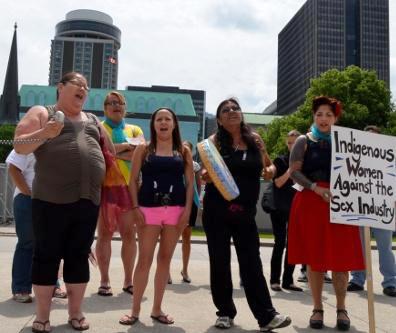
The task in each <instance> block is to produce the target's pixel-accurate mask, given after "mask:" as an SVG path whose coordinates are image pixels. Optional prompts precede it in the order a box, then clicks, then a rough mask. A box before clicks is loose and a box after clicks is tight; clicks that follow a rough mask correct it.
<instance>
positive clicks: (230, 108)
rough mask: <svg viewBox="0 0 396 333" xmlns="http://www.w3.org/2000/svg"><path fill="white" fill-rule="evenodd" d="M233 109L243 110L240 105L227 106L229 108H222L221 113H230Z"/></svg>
mask: <svg viewBox="0 0 396 333" xmlns="http://www.w3.org/2000/svg"><path fill="white" fill-rule="evenodd" d="M231 110H233V111H241V108H240V107H238V106H231V107H227V108H224V109H222V110H221V113H228V112H230V111H231Z"/></svg>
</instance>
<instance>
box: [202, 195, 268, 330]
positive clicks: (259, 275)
mask: <svg viewBox="0 0 396 333" xmlns="http://www.w3.org/2000/svg"><path fill="white" fill-rule="evenodd" d="M255 215H256V207H255V206H254V207H251V208H250V209H248V208H244V210H243V212H241V211H238V212H232V211H230V210H229V209H227V208H226V207H224V208H222V207H220V206H219V205H217V204H216V202H212V203H209V200H206V201H205V203H204V211H203V217H202V222H203V227H204V229H205V232H206V238H207V242H208V249H209V259H210V288H211V291H212V298H213V302H214V304H215V306H216V307H217V309H218V312H217V315H218V316H229V317H231V318H234V317H235V315H236V313H237V311H236V308H235V304H234V301H233V299H232V290H233V287H232V280H231V263H230V260H231V248H230V241H231V238H232V239H233V241H234V245H235V250H236V253H237V256H238V262H239V268H240V275H241V278H242V281H243V286H244V289H245V294H246V298H247V301H248V304H249V307H250V309H251V311H252V312H253V315H254V316H255V318H256V319H257V321H258V323H259V326H265V325H267V324H268V323H269V322H270V321H271V320H272V319H273V318H274V316H275V314H276V311H275V309H274V307H273V306H272V302H271V296H270V294H269V291H268V287H267V283H266V281H265V278H264V275H263V267H262V264H261V259H260V243H259V236H258V232H257V226H256V222H255V219H254V218H255Z"/></svg>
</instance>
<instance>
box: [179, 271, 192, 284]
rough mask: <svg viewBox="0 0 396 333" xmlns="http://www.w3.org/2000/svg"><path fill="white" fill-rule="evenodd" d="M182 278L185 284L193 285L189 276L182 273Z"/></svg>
mask: <svg viewBox="0 0 396 333" xmlns="http://www.w3.org/2000/svg"><path fill="white" fill-rule="evenodd" d="M180 274H181V276H182V277H183V282H186V283H191V279H190V277H189V276H188V274H184V273H183V271H181V272H180Z"/></svg>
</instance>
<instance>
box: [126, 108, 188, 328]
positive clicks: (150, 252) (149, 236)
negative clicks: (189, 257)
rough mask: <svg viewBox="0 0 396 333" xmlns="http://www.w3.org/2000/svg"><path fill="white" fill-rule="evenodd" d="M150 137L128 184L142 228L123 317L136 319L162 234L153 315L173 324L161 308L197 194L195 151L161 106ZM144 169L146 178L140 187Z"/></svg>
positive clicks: (130, 320)
mask: <svg viewBox="0 0 396 333" xmlns="http://www.w3.org/2000/svg"><path fill="white" fill-rule="evenodd" d="M150 136H151V138H150V142H149V143H148V144H142V145H139V146H138V147H137V148H136V150H135V152H134V154H133V158H132V170H131V179H130V184H129V186H130V191H131V196H132V204H133V214H134V221H135V222H136V224H137V229H138V237H139V258H138V263H137V266H136V268H135V274H134V276H133V285H134V295H133V304H132V313H131V315H125V316H123V317H122V318H121V319H120V323H121V324H123V325H133V324H134V323H136V322H137V321H138V318H139V313H140V304H141V301H142V297H143V293H144V290H145V289H146V286H147V281H148V276H149V271H150V267H151V264H152V261H153V257H154V251H155V246H156V244H157V242H158V239H159V240H160V241H159V243H160V245H159V250H158V255H157V270H156V273H155V278H154V303H153V308H152V310H151V318H152V319H153V320H156V321H158V322H160V323H162V324H173V322H174V321H173V319H172V318H171V317H170V316H168V315H167V314H165V313H164V312H163V311H162V308H161V304H162V298H163V296H164V291H165V285H166V283H167V280H168V276H169V265H170V261H171V258H172V255H173V251H174V249H175V247H176V243H177V240H178V239H179V236H180V234H181V232H182V231H183V229H184V228H185V227H186V226H187V224H188V221H189V217H190V212H191V204H192V199H193V182H194V174H193V162H192V156H191V151H190V150H189V149H188V148H186V147H185V146H183V144H182V141H181V138H180V132H179V125H178V122H177V118H176V115H175V114H174V112H173V111H172V110H171V109H168V108H160V109H158V110H156V111H155V112H154V113H153V115H152V116H151V122H150ZM140 173H141V175H142V183H141V186H140V187H139V174H140Z"/></svg>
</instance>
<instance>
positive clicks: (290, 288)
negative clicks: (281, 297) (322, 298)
mask: <svg viewBox="0 0 396 333" xmlns="http://www.w3.org/2000/svg"><path fill="white" fill-rule="evenodd" d="M282 288H283V289H286V290H291V291H303V290H302V288H300V287H297V286H296V285H294V284H289V285H288V286H286V285H284V284H282Z"/></svg>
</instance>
